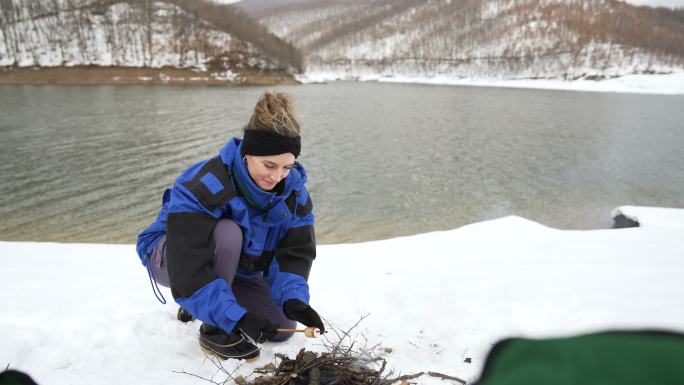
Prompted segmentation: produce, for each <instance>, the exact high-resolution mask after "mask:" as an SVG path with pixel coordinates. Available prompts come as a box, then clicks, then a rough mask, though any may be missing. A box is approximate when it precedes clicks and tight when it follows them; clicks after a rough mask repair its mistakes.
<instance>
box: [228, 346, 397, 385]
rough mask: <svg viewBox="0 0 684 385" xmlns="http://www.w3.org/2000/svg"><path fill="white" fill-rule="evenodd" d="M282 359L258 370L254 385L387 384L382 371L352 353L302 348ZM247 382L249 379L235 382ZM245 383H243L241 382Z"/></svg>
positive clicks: (245, 383)
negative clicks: (317, 351)
mask: <svg viewBox="0 0 684 385" xmlns="http://www.w3.org/2000/svg"><path fill="white" fill-rule="evenodd" d="M276 357H277V358H279V359H280V363H279V364H278V367H275V365H273V364H269V365H266V366H264V367H263V368H259V369H257V370H255V373H260V374H262V375H261V376H259V377H256V378H254V380H253V381H252V382H251V384H252V385H347V384H349V385H384V384H386V381H383V379H382V372H383V370H384V368H385V362H384V361H383V364H382V367H381V368H380V370H375V369H370V368H368V367H365V366H362V365H360V364H359V362H358V359H357V358H355V357H352V356H343V355H334V354H331V353H323V354H320V355H319V354H318V353H314V352H310V351H306V350H305V349H301V350H300V351H299V353H298V354H297V356H296V357H295V358H294V359H291V358H289V357H287V356H286V355H284V354H276ZM235 382H236V383H237V384H238V385H247V384H248V383H247V382H246V381H240V379H239V378H237V379H236V381H235ZM241 382H242V383H241Z"/></svg>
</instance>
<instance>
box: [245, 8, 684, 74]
mask: <svg viewBox="0 0 684 385" xmlns="http://www.w3.org/2000/svg"><path fill="white" fill-rule="evenodd" d="M250 2H253V1H250V0H247V1H243V2H241V3H238V4H241V5H239V6H241V7H244V9H246V10H248V11H249V12H250V13H251V14H252V16H253V17H255V18H257V19H259V21H260V22H261V23H262V24H263V25H264V26H266V27H267V28H268V29H269V30H270V31H272V32H273V33H274V34H276V35H278V36H280V37H281V38H283V39H284V40H286V41H291V42H292V43H293V44H294V45H295V46H297V47H298V48H300V49H301V50H302V51H303V53H304V55H305V62H306V68H307V72H309V73H311V72H321V71H323V72H326V71H327V72H333V73H338V74H342V75H344V76H347V77H357V76H363V75H368V74H379V75H383V76H390V77H391V76H436V75H440V76H451V77H454V78H496V79H536V78H554V79H578V78H585V79H586V78H589V79H592V78H593V79H600V78H608V77H615V76H622V75H626V74H635V73H636V74H643V73H670V72H679V71H682V70H683V69H684V10H671V9H666V8H649V7H637V6H634V5H630V4H627V3H624V2H620V1H617V0H587V1H580V0H459V1H452V0H374V1H365V0H364V1H362V0H332V1H324V0H309V1H302V2H297V3H294V4H289V5H279V6H273V7H270V8H265V9H264V8H261V9H250V6H249V4H250ZM242 3H244V4H242Z"/></svg>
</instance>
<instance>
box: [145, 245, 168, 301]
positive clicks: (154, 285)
mask: <svg viewBox="0 0 684 385" xmlns="http://www.w3.org/2000/svg"><path fill="white" fill-rule="evenodd" d="M147 275H148V276H149V277H150V285H152V292H153V293H154V296H155V297H157V301H159V302H161V304H162V305H166V298H164V294H162V292H161V290H159V286H158V285H157V280H156V279H155V278H154V272H153V271H152V258H149V256H148V258H147ZM160 296H161V298H159V297H160Z"/></svg>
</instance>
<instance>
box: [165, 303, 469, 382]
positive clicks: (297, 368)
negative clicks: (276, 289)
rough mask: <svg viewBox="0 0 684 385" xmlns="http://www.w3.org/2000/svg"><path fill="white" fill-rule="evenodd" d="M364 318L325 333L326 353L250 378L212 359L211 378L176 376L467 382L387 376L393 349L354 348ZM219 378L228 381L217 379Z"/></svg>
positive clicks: (280, 362)
mask: <svg viewBox="0 0 684 385" xmlns="http://www.w3.org/2000/svg"><path fill="white" fill-rule="evenodd" d="M364 318H366V316H363V317H361V319H360V320H359V321H358V322H357V323H356V324H355V325H354V326H352V327H351V328H350V329H349V330H347V331H338V330H337V329H335V328H333V327H331V328H330V331H332V332H333V333H334V334H336V335H337V341H336V342H332V341H330V340H329V339H328V337H327V336H326V335H325V334H324V335H322V336H321V337H322V342H323V346H324V347H325V348H326V351H325V352H323V353H315V352H312V351H307V350H306V349H305V348H302V349H301V350H299V353H298V354H297V355H296V356H295V358H290V357H288V356H287V355H285V354H280V353H276V354H275V360H274V362H273V363H269V364H267V365H266V366H263V367H261V368H257V369H254V370H253V372H252V374H250V375H249V376H247V378H245V377H244V376H242V375H239V376H235V375H234V374H235V372H236V371H238V370H239V369H240V367H241V366H242V365H243V363H244V362H242V363H241V364H240V365H238V366H237V367H236V368H235V369H234V370H233V371H228V370H227V369H226V368H225V367H224V366H223V363H222V361H221V360H218V359H216V358H214V357H209V356H207V359H208V360H210V361H211V362H212V363H213V364H214V365H216V367H217V370H216V372H215V373H214V375H213V376H211V378H204V377H201V376H199V375H197V374H192V373H188V372H185V371H181V372H176V373H181V374H187V375H190V376H193V377H196V378H200V379H203V380H206V381H207V382H209V383H211V384H215V385H232V384H233V383H234V384H237V385H409V381H410V380H413V379H416V378H418V377H420V376H431V377H437V378H441V379H443V380H449V381H451V382H452V383H458V384H464V385H465V383H466V382H465V381H464V380H462V379H460V378H458V377H454V376H448V375H446V374H442V373H437V372H419V373H414V374H409V375H403V376H398V377H393V373H392V371H391V370H390V371H389V373H385V366H386V364H387V362H386V361H385V359H384V358H382V357H381V355H382V354H384V353H391V352H392V349H389V348H384V349H383V348H382V347H381V346H380V344H377V345H375V346H371V347H368V345H367V342H368V341H367V340H366V339H365V337H363V339H364V341H363V346H360V347H359V346H357V347H355V345H357V341H355V339H354V338H352V337H351V335H350V332H351V331H352V330H353V329H354V328H356V326H358V324H359V323H360V322H361V321H362V320H363V319H364ZM375 368H377V369H375ZM217 375H218V376H221V375H223V376H225V378H223V379H222V380H217ZM248 379H249V380H248Z"/></svg>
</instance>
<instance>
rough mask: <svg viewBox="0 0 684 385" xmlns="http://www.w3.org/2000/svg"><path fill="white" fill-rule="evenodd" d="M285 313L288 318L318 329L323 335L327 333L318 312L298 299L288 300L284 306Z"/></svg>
mask: <svg viewBox="0 0 684 385" xmlns="http://www.w3.org/2000/svg"><path fill="white" fill-rule="evenodd" d="M283 311H284V312H285V315H286V316H287V318H289V319H291V320H295V321H298V322H300V323H302V324H303V325H306V326H313V327H317V328H318V329H319V330H320V331H321V333H323V332H324V331H325V326H323V321H321V317H319V316H318V313H316V310H314V309H313V308H312V307H311V306H309V305H307V304H305V303H304V302H302V301H300V300H298V299H288V300H287V301H285V304H284V305H283Z"/></svg>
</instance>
